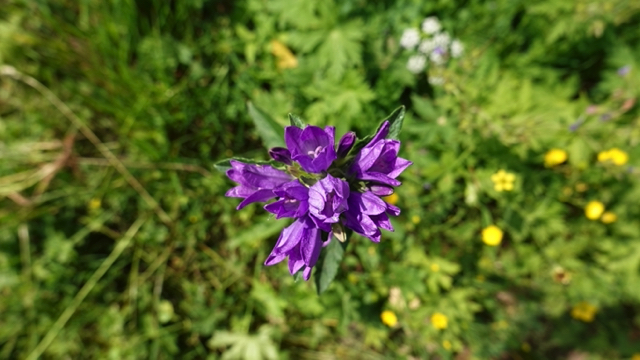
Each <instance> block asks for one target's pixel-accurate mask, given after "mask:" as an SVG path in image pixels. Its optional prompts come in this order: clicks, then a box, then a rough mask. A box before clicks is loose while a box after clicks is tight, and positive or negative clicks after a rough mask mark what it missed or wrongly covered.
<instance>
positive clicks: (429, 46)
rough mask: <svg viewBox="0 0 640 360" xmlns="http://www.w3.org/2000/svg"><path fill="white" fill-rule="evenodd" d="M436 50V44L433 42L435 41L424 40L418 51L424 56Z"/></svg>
mask: <svg viewBox="0 0 640 360" xmlns="http://www.w3.org/2000/svg"><path fill="white" fill-rule="evenodd" d="M435 48H436V43H435V42H434V41H433V39H427V40H423V41H422V42H421V43H420V45H419V46H418V51H420V52H421V53H423V54H429V53H431V52H432V51H433V49H435Z"/></svg>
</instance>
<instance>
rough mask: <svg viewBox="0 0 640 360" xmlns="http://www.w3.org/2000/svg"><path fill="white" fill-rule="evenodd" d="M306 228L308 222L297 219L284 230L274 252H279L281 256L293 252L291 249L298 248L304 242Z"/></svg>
mask: <svg viewBox="0 0 640 360" xmlns="http://www.w3.org/2000/svg"><path fill="white" fill-rule="evenodd" d="M306 228H307V222H306V221H305V219H304V218H299V219H296V221H294V222H293V224H291V225H289V226H287V227H286V228H284V230H282V233H281V234H280V238H279V239H278V242H277V243H276V246H275V248H274V251H277V252H278V253H280V254H285V253H287V252H289V251H291V249H293V248H294V247H296V245H298V243H300V241H301V240H302V238H303V236H304V231H305V229H306Z"/></svg>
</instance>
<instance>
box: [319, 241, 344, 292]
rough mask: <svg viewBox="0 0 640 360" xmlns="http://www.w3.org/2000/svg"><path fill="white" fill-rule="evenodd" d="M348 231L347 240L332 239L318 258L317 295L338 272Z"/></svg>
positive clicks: (327, 286) (325, 288)
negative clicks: (322, 255)
mask: <svg viewBox="0 0 640 360" xmlns="http://www.w3.org/2000/svg"><path fill="white" fill-rule="evenodd" d="M349 235H351V234H350V232H347V240H346V241H345V242H340V241H338V239H335V238H334V239H332V240H331V242H330V243H329V245H327V247H326V248H325V249H324V251H323V252H324V258H322V259H320V260H319V261H318V263H317V264H316V268H317V270H316V276H315V278H316V289H317V291H318V295H320V294H322V293H323V292H324V291H325V290H327V288H329V285H330V284H331V282H332V281H333V279H335V277H336V275H337V274H338V268H339V267H340V262H342V258H343V257H344V251H345V249H346V248H347V244H348V243H349Z"/></svg>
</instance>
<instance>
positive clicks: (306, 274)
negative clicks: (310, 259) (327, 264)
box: [302, 266, 313, 281]
mask: <svg viewBox="0 0 640 360" xmlns="http://www.w3.org/2000/svg"><path fill="white" fill-rule="evenodd" d="M311 270H313V268H312V267H309V266H307V267H306V268H305V269H304V272H303V273H302V277H303V278H304V281H309V278H310V277H311Z"/></svg>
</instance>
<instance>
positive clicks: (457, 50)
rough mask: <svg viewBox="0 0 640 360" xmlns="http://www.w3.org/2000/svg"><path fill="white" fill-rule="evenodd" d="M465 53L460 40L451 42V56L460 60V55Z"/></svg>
mask: <svg viewBox="0 0 640 360" xmlns="http://www.w3.org/2000/svg"><path fill="white" fill-rule="evenodd" d="M463 51H464V46H462V43H461V42H460V40H458V39H455V40H453V41H452V42H451V56H453V57H454V58H459V57H460V55H462V52H463Z"/></svg>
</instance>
